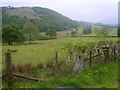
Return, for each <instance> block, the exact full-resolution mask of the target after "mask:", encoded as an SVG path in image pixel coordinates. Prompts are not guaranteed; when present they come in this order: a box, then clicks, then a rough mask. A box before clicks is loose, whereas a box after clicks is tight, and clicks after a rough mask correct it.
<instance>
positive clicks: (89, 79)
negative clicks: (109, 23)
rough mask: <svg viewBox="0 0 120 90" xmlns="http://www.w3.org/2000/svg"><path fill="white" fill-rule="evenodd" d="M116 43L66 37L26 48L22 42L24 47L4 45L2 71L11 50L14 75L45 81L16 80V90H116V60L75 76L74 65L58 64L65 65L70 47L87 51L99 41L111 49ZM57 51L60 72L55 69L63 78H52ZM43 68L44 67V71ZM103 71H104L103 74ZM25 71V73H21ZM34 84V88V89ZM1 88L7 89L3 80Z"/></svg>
mask: <svg viewBox="0 0 120 90" xmlns="http://www.w3.org/2000/svg"><path fill="white" fill-rule="evenodd" d="M117 40H118V39H117V38H95V37H66V38H57V39H51V40H39V41H33V42H32V44H29V43H28V42H25V43H24V44H13V45H9V46H8V45H6V44H4V45H3V47H2V48H3V49H2V52H3V53H2V63H3V64H2V65H3V71H4V68H5V52H7V51H8V49H10V50H11V51H13V52H12V53H11V55H12V63H13V64H14V65H18V66H17V70H18V71H17V70H16V69H14V70H16V71H15V72H19V73H22V74H23V75H27V76H33V77H37V78H41V79H45V80H46V79H48V81H47V82H44V81H42V82H34V81H27V80H23V79H16V78H15V81H16V82H15V84H14V86H15V87H19V88H20V87H21V88H52V87H74V88H103V87H104V88H117V87H118V78H117V77H118V76H117V75H118V72H117V71H118V66H117V65H118V60H116V62H115V63H114V62H113V61H110V62H109V63H107V64H106V63H101V64H94V65H93V66H92V67H91V68H88V70H85V71H83V72H82V73H80V74H77V75H75V74H73V73H72V69H73V66H72V65H73V63H74V62H73V63H72V64H71V63H67V64H68V65H62V64H61V61H66V59H67V57H68V56H69V52H68V50H69V49H71V48H72V47H71V45H72V44H73V45H78V46H82V47H83V48H88V49H90V48H91V47H92V46H96V45H98V42H99V41H104V42H110V43H111V44H112V45H116V42H117ZM66 45H68V46H66ZM67 49H68V50H67ZM56 51H58V62H59V64H60V65H61V67H62V69H63V71H61V70H59V69H58V72H62V74H57V75H55V76H54V68H53V66H51V65H53V64H54V63H55V60H56V59H55V58H56V57H55V55H56V54H55V52H56ZM25 64H26V65H25ZM44 65H47V66H46V67H43V66H44ZM104 68H106V69H105V70H103V69H104ZM24 69H25V71H22V70H24ZM113 71H114V72H113ZM93 76H95V77H93ZM60 78H61V79H60ZM109 78H110V79H109ZM21 82H22V83H24V84H22V83H21ZM98 82H99V83H98ZM33 83H35V84H34V85H33ZM62 83H63V84H62ZM3 86H4V87H7V86H6V83H5V81H4V80H3Z"/></svg>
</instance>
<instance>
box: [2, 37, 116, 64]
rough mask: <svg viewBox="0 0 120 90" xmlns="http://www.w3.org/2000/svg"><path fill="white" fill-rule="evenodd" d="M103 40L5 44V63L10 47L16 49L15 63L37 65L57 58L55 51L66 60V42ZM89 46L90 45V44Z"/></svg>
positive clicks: (81, 38) (3, 57) (97, 39)
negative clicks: (6, 53)
mask: <svg viewBox="0 0 120 90" xmlns="http://www.w3.org/2000/svg"><path fill="white" fill-rule="evenodd" d="M99 40H102V39H99V38H92V37H91V38H89V37H86V38H84V37H68V38H59V39H53V40H40V41H34V42H33V43H32V44H28V43H25V44H22V45H16V44H14V45H9V46H8V45H3V47H2V60H3V65H4V61H5V52H7V50H8V49H10V50H16V52H12V60H13V63H14V64H16V63H26V62H27V63H32V64H33V65H36V64H37V63H45V62H46V61H48V60H55V51H58V53H59V56H58V57H59V60H64V59H65V58H66V57H67V52H66V50H65V49H64V48H65V47H64V46H65V44H67V43H69V42H71V43H74V44H75V43H78V42H81V43H86V42H87V43H88V42H94V43H95V42H96V43H97V41H99ZM104 40H108V41H117V38H106V39H104ZM88 47H89V46H88Z"/></svg>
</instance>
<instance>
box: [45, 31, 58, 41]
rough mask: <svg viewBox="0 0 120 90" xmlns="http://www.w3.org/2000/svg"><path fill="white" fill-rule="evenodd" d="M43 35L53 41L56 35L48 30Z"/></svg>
mask: <svg viewBox="0 0 120 90" xmlns="http://www.w3.org/2000/svg"><path fill="white" fill-rule="evenodd" d="M45 35H48V36H49V38H50V39H55V38H56V37H57V33H56V31H55V30H51V29H48V30H47V31H46V32H45Z"/></svg>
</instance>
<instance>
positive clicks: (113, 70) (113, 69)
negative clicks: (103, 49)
mask: <svg viewBox="0 0 120 90" xmlns="http://www.w3.org/2000/svg"><path fill="white" fill-rule="evenodd" d="M15 86H16V87H17V88H53V87H69V88H118V61H116V62H114V61H110V62H107V63H101V64H96V65H93V66H92V67H90V68H89V69H87V70H85V71H83V72H81V73H79V74H76V75H75V74H73V75H72V76H70V77H61V76H56V77H55V78H53V79H51V80H49V81H46V82H45V81H43V82H32V81H31V82H28V83H23V82H19V83H18V82H17V83H16V84H15Z"/></svg>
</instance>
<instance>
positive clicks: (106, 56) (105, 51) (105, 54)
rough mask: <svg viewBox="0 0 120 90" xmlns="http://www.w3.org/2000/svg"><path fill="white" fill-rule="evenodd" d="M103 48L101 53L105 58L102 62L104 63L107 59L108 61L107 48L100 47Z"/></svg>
mask: <svg viewBox="0 0 120 90" xmlns="http://www.w3.org/2000/svg"><path fill="white" fill-rule="evenodd" d="M102 48H103V53H104V56H105V58H104V62H106V61H107V60H108V59H109V53H108V52H109V51H108V50H109V47H106V46H103V47H102Z"/></svg>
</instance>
